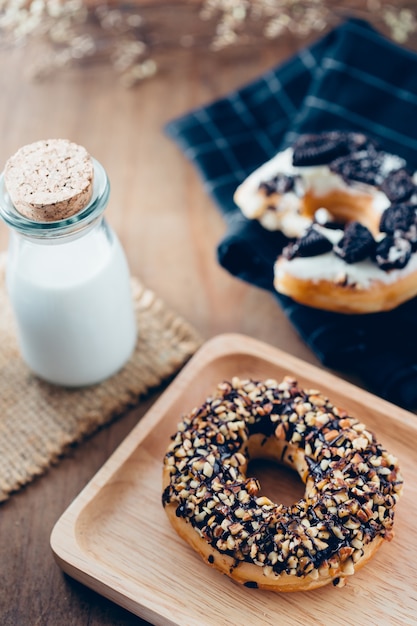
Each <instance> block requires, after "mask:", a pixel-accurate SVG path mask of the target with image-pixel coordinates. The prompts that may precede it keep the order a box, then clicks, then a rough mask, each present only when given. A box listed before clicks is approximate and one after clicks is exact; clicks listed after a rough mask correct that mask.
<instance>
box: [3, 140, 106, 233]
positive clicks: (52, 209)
mask: <svg viewBox="0 0 417 626" xmlns="http://www.w3.org/2000/svg"><path fill="white" fill-rule="evenodd" d="M93 176H94V166H93V162H92V159H91V157H90V155H89V154H88V152H87V150H86V149H85V148H83V147H82V146H79V145H77V144H76V143H72V142H71V141H68V140H67V139H47V140H41V141H36V142H35V143H32V144H29V145H26V146H23V147H22V148H20V149H19V150H18V151H17V152H16V153H15V154H14V155H13V156H12V157H10V159H9V160H8V161H7V163H6V166H5V170H4V182H5V185H6V189H7V191H8V193H9V196H10V199H11V201H12V202H13V205H14V206H15V208H16V210H17V211H19V213H21V214H22V215H24V216H25V217H28V218H29V219H31V220H33V221H36V222H55V221H57V220H62V219H65V218H67V217H70V216H71V215H74V214H75V213H78V211H80V210H81V209H83V208H84V207H85V206H86V205H87V204H88V202H89V201H90V199H91V195H92V192H93Z"/></svg>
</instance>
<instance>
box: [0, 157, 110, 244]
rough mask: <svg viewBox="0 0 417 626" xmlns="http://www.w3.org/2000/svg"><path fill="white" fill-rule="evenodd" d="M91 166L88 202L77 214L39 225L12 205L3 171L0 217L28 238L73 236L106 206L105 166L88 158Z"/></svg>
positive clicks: (1, 176)
mask: <svg viewBox="0 0 417 626" xmlns="http://www.w3.org/2000/svg"><path fill="white" fill-rule="evenodd" d="M91 159H92V161H93V166H94V179H93V193H92V196H91V199H90V201H89V203H88V204H87V205H86V206H85V207H84V208H83V209H81V210H80V211H78V213H75V214H74V215H71V216H70V217H67V218H65V219H61V220H56V221H52V222H38V221H35V220H31V219H29V218H28V217H25V216H24V215H22V214H21V213H19V211H18V210H17V209H16V207H15V206H14V204H13V202H12V201H11V198H10V195H9V193H8V192H7V189H6V184H5V181H4V172H2V173H1V174H0V218H2V219H3V221H4V222H5V223H6V224H7V225H8V226H10V227H11V228H12V229H13V230H15V231H17V232H19V233H21V234H23V235H29V236H31V237H39V238H44V237H46V238H47V237H51V238H52V237H59V236H65V235H69V234H72V233H74V232H76V231H78V230H81V229H84V227H86V226H88V225H89V224H91V223H92V222H93V221H95V220H96V219H97V218H98V217H99V216H100V215H101V214H102V213H103V211H104V209H105V208H106V206H107V203H108V200H109V196H110V181H109V179H108V176H107V173H106V171H105V169H104V167H103V166H102V165H101V163H99V161H97V160H96V159H94V158H93V157H91Z"/></svg>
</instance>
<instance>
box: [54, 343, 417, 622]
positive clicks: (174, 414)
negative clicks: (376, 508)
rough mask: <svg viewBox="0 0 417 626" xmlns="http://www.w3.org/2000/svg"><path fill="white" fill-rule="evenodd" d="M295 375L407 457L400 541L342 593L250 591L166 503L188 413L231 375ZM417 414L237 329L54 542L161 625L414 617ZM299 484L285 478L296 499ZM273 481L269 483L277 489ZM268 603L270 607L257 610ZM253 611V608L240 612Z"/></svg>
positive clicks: (61, 553)
mask: <svg viewBox="0 0 417 626" xmlns="http://www.w3.org/2000/svg"><path fill="white" fill-rule="evenodd" d="M285 374H291V375H294V376H296V377H297V378H298V380H299V382H300V384H301V386H303V387H306V388H318V389H319V390H320V391H323V392H324V393H325V394H326V395H328V396H329V397H330V399H331V401H332V402H334V403H335V404H336V405H337V406H340V407H343V408H346V409H347V410H348V411H349V412H350V414H351V415H354V416H357V417H359V418H360V419H361V420H362V421H364V422H365V424H366V425H367V426H368V427H369V428H370V429H371V430H373V431H374V432H375V433H376V436H377V439H378V440H379V441H380V442H381V443H383V444H384V445H385V446H387V447H388V449H389V451H390V452H391V453H393V454H395V455H396V456H397V457H398V458H399V459H400V465H401V469H402V471H403V474H404V480H405V484H406V490H405V495H404V496H403V497H402V499H401V500H400V503H399V505H398V509H397V511H396V520H395V532H396V536H395V539H394V540H393V542H392V543H390V544H384V545H383V546H382V547H381V549H380V550H379V552H378V553H377V554H376V556H375V557H374V559H373V560H372V561H371V562H370V563H368V564H367V565H366V566H365V567H364V569H363V570H361V571H360V572H358V573H357V574H355V575H354V576H353V577H352V578H349V579H348V583H347V586H346V587H345V588H343V589H334V588H333V587H332V586H331V585H330V586H327V587H325V588H322V589H319V590H316V591H313V592H304V593H299V594H295V595H290V596H288V595H287V594H285V595H280V594H274V593H271V592H261V591H258V590H256V591H255V590H250V589H246V588H244V587H242V586H239V585H237V584H236V583H234V582H233V581H231V580H229V579H227V578H225V577H224V576H222V575H221V574H219V573H218V572H216V571H214V570H212V569H211V568H209V567H208V566H207V565H205V564H204V563H203V562H202V561H201V560H200V558H199V557H198V556H197V555H196V554H195V553H194V552H193V551H192V550H191V549H190V548H189V546H188V545H186V544H185V543H183V542H182V541H181V539H179V538H178V537H177V535H176V534H175V532H174V531H173V529H172V528H171V527H170V525H169V523H168V521H167V519H166V516H165V514H164V511H163V508H162V505H161V490H162V489H161V472H162V459H163V456H164V452H165V450H166V447H167V445H168V443H169V440H170V436H171V435H172V434H173V432H175V430H176V425H177V423H178V421H179V418H180V416H181V415H182V414H183V413H185V412H187V411H189V410H191V409H192V408H193V407H194V406H198V405H199V404H201V403H202V402H203V400H204V399H205V397H206V396H208V395H209V394H210V393H211V392H212V391H213V390H214V388H215V386H216V385H217V383H218V382H220V381H222V380H225V379H227V380H230V379H231V377H232V376H234V375H237V376H240V377H247V376H252V377H254V378H258V379H259V378H268V377H272V378H276V379H278V380H280V379H281V378H282V377H283V376H284V375H285ZM416 437H417V424H416V422H415V419H414V416H412V415H410V414H409V413H406V412H405V411H401V410H397V409H396V408H395V407H393V406H392V405H390V404H388V403H386V402H384V401H382V400H379V399H378V398H375V397H374V396H372V395H370V394H368V393H366V392H364V391H363V390H360V389H358V388H355V387H353V386H352V385H350V384H349V383H347V382H344V381H342V380H339V379H338V378H335V377H334V376H332V375H330V374H326V373H324V372H322V370H320V369H318V368H315V367H314V366H312V365H309V364H307V363H305V362H304V361H300V360H298V359H295V358H294V357H291V356H289V355H287V354H285V353H284V352H282V351H279V350H275V349H272V348H271V347H270V346H267V345H266V344H263V343H260V342H257V341H255V340H253V339H251V338H246V337H243V336H239V335H222V336H218V337H217V338H215V339H214V340H211V341H209V342H208V343H206V344H205V346H204V347H203V348H202V349H200V351H199V352H198V353H197V355H196V356H195V357H193V359H192V360H191V361H190V362H189V364H187V365H186V366H185V368H184V369H183V370H182V372H181V373H180V374H179V376H177V378H176V380H175V381H174V382H173V383H172V384H171V385H170V387H169V388H168V389H167V390H166V391H165V393H164V394H163V395H162V396H161V397H160V398H159V400H158V401H157V402H156V403H155V404H154V405H153V406H152V407H151V409H150V410H149V412H148V414H147V415H146V416H145V417H144V418H143V419H142V421H141V422H140V423H139V424H138V426H137V427H136V428H135V429H134V430H133V431H132V433H131V434H130V435H129V436H128V437H127V438H126V440H125V441H124V442H123V444H122V445H121V446H120V447H119V449H118V450H117V451H116V452H115V453H114V454H113V455H112V456H111V457H110V459H109V460H108V461H107V463H106V464H105V465H104V466H103V468H102V469H101V470H100V471H99V472H98V474H97V475H96V476H95V477H94V478H93V479H92V481H91V482H90V483H89V485H88V486H87V487H86V488H85V489H84V490H83V492H82V493H81V494H80V496H79V497H78V498H77V499H76V500H75V501H74V502H73V503H72V505H71V506H70V507H69V508H68V510H67V511H66V512H65V513H64V515H63V516H62V517H61V519H60V520H59V521H58V523H57V525H56V526H55V528H54V531H53V534H52V547H53V550H54V553H55V555H56V558H57V560H58V562H59V563H60V565H61V566H62V567H63V569H64V570H65V571H66V572H68V573H69V574H70V575H72V576H74V577H75V578H77V579H79V580H80V581H82V582H83V583H85V584H87V585H89V586H91V587H92V588H93V589H95V590H96V591H98V592H100V593H103V594H104V595H105V596H107V597H109V598H111V599H113V600H114V601H116V602H119V603H120V604H121V605H122V606H124V607H126V608H127V609H129V610H130V611H132V612H134V613H137V614H138V615H140V616H142V617H144V618H145V619H149V620H150V621H152V623H154V624H158V625H166V624H169V625H175V626H191V625H197V624H198V625H199V626H217V625H218V624H222V625H223V624H224V625H225V626H232V625H235V624H240V623H250V624H253V625H254V626H255V625H258V624H259V626H261V625H265V626H267V625H271V626H272V625H275V624H276V615H277V612H278V611H279V613H280V619H281V620H282V622H283V623H291V624H300V625H301V624H305V623H307V622H309V621H311V622H312V623H314V624H319V623H327V624H334V625H335V626H338V625H340V626H342V625H344V624H346V619H347V618H346V616H347V615H349V618H348V619H349V623H354V624H364V623H365V619H368V620H369V623H383V621H384V619H385V617H386V615H389V616H390V624H392V625H393V626H400V625H402V624H407V623H411V620H413V619H414V616H415V614H416V611H417V592H416V589H415V585H414V561H415V558H416V556H417V554H416V553H415V551H416V550H417V548H416V547H415V546H414V545H413V543H412V542H410V537H412V535H413V529H414V520H415V519H416V516H417V486H416V484H415V481H414V480H413V476H414V474H415V471H416V461H415V459H414V450H413V445H412V442H414V441H415V438H416ZM293 486H294V480H293V479H292V480H291V481H288V482H285V483H284V485H281V491H282V495H283V497H284V498H286V499H291V498H292V499H293V501H296V499H295V500H294V493H292V488H293ZM271 487H272V485H271V483H270V484H269V487H268V486H267V487H266V489H271ZM260 606H262V610H261V611H260ZM242 607H244V609H242Z"/></svg>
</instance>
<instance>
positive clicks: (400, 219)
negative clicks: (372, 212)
mask: <svg viewBox="0 0 417 626" xmlns="http://www.w3.org/2000/svg"><path fill="white" fill-rule="evenodd" d="M416 211H417V205H414V204H407V203H400V204H391V206H389V207H388V208H387V209H385V211H384V212H383V214H382V215H381V221H380V223H379V230H380V231H381V232H382V233H387V234H388V235H393V234H394V233H395V232H398V231H400V232H402V233H406V232H408V231H409V230H410V229H411V227H412V226H413V225H414V224H416V222H417V212H416Z"/></svg>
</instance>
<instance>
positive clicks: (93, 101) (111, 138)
mask: <svg viewBox="0 0 417 626" xmlns="http://www.w3.org/2000/svg"><path fill="white" fill-rule="evenodd" d="M300 45H301V42H300V41H296V40H292V39H283V40H282V41H280V42H274V43H273V44H269V45H265V46H258V47H257V48H255V49H252V50H247V51H245V50H243V51H239V50H234V49H233V50H232V49H231V50H230V51H225V52H224V53H221V54H210V53H209V52H208V51H204V52H200V53H198V52H197V53H196V52H194V51H189V52H187V51H184V52H181V53H178V54H176V53H175V54H173V55H172V57H171V58H169V59H167V64H166V65H165V66H164V69H163V71H161V72H160V73H159V74H157V75H156V77H155V78H154V79H153V80H151V81H149V82H145V83H143V85H141V86H139V87H138V88H136V89H132V90H127V89H126V88H124V87H123V86H121V84H120V83H119V82H118V77H117V76H116V75H115V73H114V72H113V71H112V69H111V68H109V67H107V66H100V65H97V66H87V67H84V66H83V67H79V68H77V67H75V68H68V69H66V70H65V71H63V72H61V73H58V74H56V75H53V76H52V77H51V78H50V79H49V80H45V81H43V82H36V81H33V80H32V79H31V77H30V68H31V63H32V61H33V58H32V56H31V54H30V52H29V50H28V49H27V48H25V47H24V46H19V47H16V48H8V49H5V48H2V49H1V52H0V90H1V94H2V95H1V98H0V135H1V141H0V169H3V167H4V164H5V162H6V160H7V158H8V157H9V156H11V155H12V154H13V153H14V152H15V151H16V150H17V149H18V148H19V147H20V146H22V145H24V144H27V143H30V142H32V141H36V140H38V139H42V138H48V137H64V138H68V139H71V140H73V141H76V142H78V143H81V144H82V145H85V146H86V148H87V149H88V150H89V151H90V152H91V153H92V154H93V155H94V156H95V157H96V158H97V159H99V160H100V161H101V162H102V163H103V165H104V166H105V167H106V169H107V172H108V174H109V177H110V180H111V186H112V192H111V199H110V203H109V207H108V211H107V215H108V220H109V222H110V223H111V224H112V226H113V228H114V229H115V230H116V232H117V234H118V236H119V238H120V240H121V241H122V243H123V246H124V248H125V250H126V253H127V257H128V260H129V264H130V267H131V271H132V273H134V274H135V275H136V276H138V277H139V278H141V279H142V280H143V282H144V283H145V284H146V285H147V286H148V287H150V288H151V289H153V290H154V291H155V292H156V293H157V294H158V295H159V296H160V297H162V298H163V299H164V300H165V302H166V303H167V304H168V305H169V306H170V307H171V308H172V309H174V310H176V311H177V312H178V313H180V314H182V315H183V316H184V317H185V318H186V319H188V320H189V321H190V322H191V323H192V324H193V325H194V326H195V327H196V329H197V330H199V332H200V333H201V334H202V336H203V337H205V338H210V337H212V336H214V335H216V334H218V333H222V332H228V331H236V332H243V333H246V334H248V335H252V336H253V337H256V338H259V339H263V340H265V341H269V342H270V343H271V344H272V345H277V346H280V347H281V348H283V349H285V350H287V351H288V352H291V353H293V354H296V355H298V356H301V357H303V358H306V359H308V360H310V361H311V362H316V359H315V357H314V355H312V353H311V352H310V351H309V350H308V349H307V348H306V347H305V346H304V344H303V343H302V342H301V340H300V339H299V338H298V336H297V335H296V333H295V331H294V330H293V329H292V327H291V326H290V324H289V323H288V322H287V320H286V318H285V316H284V315H283V314H282V312H281V311H280V309H279V307H278V306H277V305H276V302H275V300H274V299H273V298H272V297H271V296H270V295H269V294H267V293H265V292H263V291H261V290H259V289H256V288H254V287H250V286H249V285H246V284H244V283H242V282H239V281H237V280H235V279H233V278H232V277H231V276H229V275H228V274H227V273H226V272H225V271H223V270H222V269H220V268H219V267H218V265H217V262H216V258H215V247H216V244H217V242H218V240H219V238H220V237H221V236H222V234H223V232H224V223H223V221H222V219H221V217H220V216H219V214H218V211H217V209H216V208H215V207H214V205H213V203H212V201H211V200H210V199H209V197H208V196H207V194H206V192H205V190H204V188H203V186H202V184H201V181H200V179H199V177H198V175H197V173H196V172H195V170H194V168H193V167H192V166H191V165H190V164H189V163H188V162H187V160H186V159H185V158H184V157H183V155H182V154H181V153H180V152H179V150H178V149H177V148H176V146H174V145H173V144H172V143H171V142H170V141H169V140H168V139H167V138H166V136H165V135H164V133H163V126H164V124H165V123H166V122H167V121H168V120H170V119H171V118H173V117H175V116H177V115H180V114H182V113H185V112H187V111H188V110H189V109H191V108H193V107H195V106H199V105H202V104H204V103H206V102H208V101H210V100H212V99H214V98H217V97H218V96H220V95H222V94H224V93H226V92H228V91H229V90H231V89H234V88H235V87H237V86H239V85H241V84H243V83H245V82H247V81H249V80H251V79H253V78H255V77H256V76H257V75H258V74H259V73H261V72H263V71H265V70H266V69H268V68H270V67H272V66H273V65H275V64H276V63H279V62H280V61H281V60H283V59H284V58H286V57H287V56H289V55H291V54H292V53H293V52H294V51H295V50H296V48H297V47H298V46H300ZM7 242H8V231H7V229H6V227H5V225H4V224H3V223H0V249H4V248H5V247H6V246H7ZM158 395H159V394H158V393H155V394H153V395H152V396H151V397H150V398H148V399H146V400H144V401H143V402H141V403H140V404H139V405H138V406H137V407H136V408H135V409H134V410H133V411H130V412H128V413H127V414H126V415H123V416H120V419H119V420H117V421H115V422H114V423H113V424H112V425H111V426H109V427H107V428H104V429H103V430H102V431H100V432H99V433H97V434H96V435H95V436H94V437H93V438H91V439H90V440H88V441H86V442H85V443H84V444H83V445H81V446H78V447H76V448H72V449H70V450H68V453H67V455H66V457H65V458H64V459H63V460H62V461H61V462H60V464H59V465H57V467H55V468H53V469H52V470H51V471H50V472H49V473H48V474H47V475H46V476H43V477H42V478H41V479H39V480H38V481H37V482H35V483H34V484H32V485H31V486H30V487H29V488H27V489H25V490H23V491H21V492H19V493H18V494H16V495H14V496H12V497H11V498H10V500H9V501H8V502H7V503H6V504H3V505H2V506H1V510H0V562H1V567H0V580H1V592H0V622H1V624H2V626H16V625H17V624H18V625H19V626H56V625H57V624H65V626H81V625H84V624H89V626H114V624H117V626H130V625H137V624H143V623H145V622H144V621H143V620H142V619H140V618H138V617H135V616H134V615H132V614H131V613H129V612H128V611H126V610H123V609H122V608H120V607H119V606H118V605H116V604H114V603H112V602H111V601H108V600H106V599H104V598H103V597H102V596H100V595H98V594H96V593H94V592H93V591H91V590H90V589H88V588H87V587H85V586H84V585H82V584H80V583H78V582H75V581H74V580H72V579H71V578H69V577H67V576H63V575H62V573H61V571H60V569H59V568H58V566H57V565H56V563H55V562H54V559H53V555H52V552H51V549H50V546H49V536H50V533H51V530H52V528H53V525H54V524H55V522H56V521H57V519H58V518H59V517H60V515H61V514H62V513H63V511H64V510H65V509H66V507H67V506H68V505H69V503H70V502H71V501H72V500H73V498H75V497H76V495H77V494H78V493H79V492H80V490H81V489H82V488H83V487H84V485H85V484H86V483H87V482H88V480H89V479H90V478H91V477H92V476H93V475H94V474H95V473H96V472H97V470H98V469H99V468H100V467H101V466H102V465H103V463H104V462H105V461H106V460H107V458H108V457H109V455H110V454H111V452H112V451H113V450H114V449H115V448H116V447H117V446H118V444H119V443H120V442H121V441H122V440H123V439H124V437H125V436H126V435H127V434H128V433H129V432H130V430H131V429H132V428H133V426H134V425H136V423H137V422H138V420H140V419H141V417H142V415H144V413H145V412H146V411H147V409H148V408H149V406H150V405H151V404H152V402H153V401H154V400H155V399H156V397H157V396H158ZM1 402H2V399H1V398H0V408H1ZM0 420H1V412H0ZM0 424H1V422H0Z"/></svg>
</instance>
